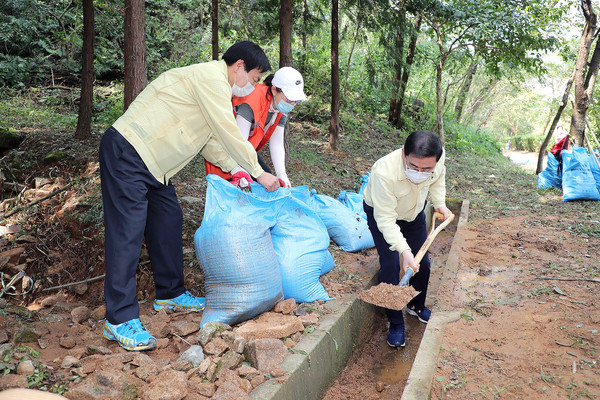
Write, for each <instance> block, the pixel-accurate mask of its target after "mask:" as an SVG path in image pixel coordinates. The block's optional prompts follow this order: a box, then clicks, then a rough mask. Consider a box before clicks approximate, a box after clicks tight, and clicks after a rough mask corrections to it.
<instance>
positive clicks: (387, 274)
mask: <svg viewBox="0 0 600 400" xmlns="http://www.w3.org/2000/svg"><path fill="white" fill-rule="evenodd" d="M363 208H364V210H365V212H366V214H367V223H368V225H369V230H370V231H371V234H372V235H373V241H374V242H375V247H376V248H377V253H378V254H379V266H380V267H379V273H378V278H379V282H385V283H390V284H392V285H397V284H398V283H400V279H401V278H402V275H403V274H404V271H402V272H401V269H402V268H401V267H402V266H401V265H400V253H398V252H397V251H392V250H390V244H389V243H388V242H386V241H385V239H384V237H383V234H382V233H381V232H380V231H379V228H377V223H376V222H375V218H374V217H373V207H370V206H368V205H367V204H366V203H364V202H363ZM396 224H397V225H398V226H399V227H400V231H401V232H402V235H403V236H404V237H405V238H406V241H407V242H408V245H409V246H410V250H411V251H412V253H413V255H415V254H417V252H418V251H419V249H420V248H421V246H423V243H425V240H426V239H427V221H426V219H425V212H423V211H421V212H420V213H419V215H417V218H415V220H414V221H401V220H398V221H396ZM429 275H430V263H429V254H428V253H425V256H424V257H423V259H422V260H421V262H420V266H419V272H418V273H416V274H414V275H413V276H412V278H411V279H410V282H409V284H410V285H411V286H412V287H413V288H415V290H417V291H419V292H421V293H419V294H418V295H417V296H416V297H415V298H414V299H412V300H411V301H410V302H409V305H411V306H414V307H415V308H416V309H417V310H422V309H423V307H424V306H425V298H426V297H427V286H428V285H429ZM385 313H386V315H387V317H388V321H389V322H390V323H391V324H404V318H403V317H402V311H397V310H390V309H386V310H385Z"/></svg>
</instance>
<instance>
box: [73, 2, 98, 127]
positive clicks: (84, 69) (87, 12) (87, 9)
mask: <svg viewBox="0 0 600 400" xmlns="http://www.w3.org/2000/svg"><path fill="white" fill-rule="evenodd" d="M82 46H83V48H82V56H81V97H80V99H79V116H78V118H77V129H76V130H75V137H76V138H77V139H84V138H87V137H89V136H90V131H91V127H92V102H93V98H94V0H83V44H82Z"/></svg>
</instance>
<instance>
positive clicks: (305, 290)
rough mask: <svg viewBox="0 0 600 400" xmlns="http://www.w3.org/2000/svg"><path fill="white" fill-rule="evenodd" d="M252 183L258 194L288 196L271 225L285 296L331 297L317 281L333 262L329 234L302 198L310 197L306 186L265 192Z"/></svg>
mask: <svg viewBox="0 0 600 400" xmlns="http://www.w3.org/2000/svg"><path fill="white" fill-rule="evenodd" d="M251 187H252V192H253V193H254V194H255V195H256V196H258V197H260V198H265V199H267V198H271V197H274V196H279V193H285V194H286V196H287V198H286V201H285V202H284V203H282V206H281V208H279V210H278V212H277V217H276V218H277V222H276V224H275V225H274V226H273V227H272V229H271V238H272V240H273V246H274V248H275V253H276V254H277V260H278V261H279V267H280V271H281V282H282V287H283V294H284V296H285V298H286V299H289V298H293V299H295V300H296V301H297V302H299V303H310V302H313V301H317V300H331V297H329V295H328V294H327V291H326V290H325V288H324V287H323V285H322V284H321V282H320V281H319V277H320V276H321V275H322V274H325V273H327V272H329V271H331V269H332V268H333V266H334V261H333V257H332V256H331V253H329V234H328V233H327V228H326V227H325V225H324V224H323V222H322V221H321V219H320V218H319V216H318V215H317V214H316V213H315V212H314V211H313V210H312V209H311V208H310V207H309V206H308V205H307V204H306V203H305V202H304V201H307V202H310V201H311V196H310V191H309V190H308V188H307V187H306V186H300V187H295V188H280V189H277V190H276V191H274V192H267V191H266V190H265V189H264V187H262V186H260V185H252V186H251Z"/></svg>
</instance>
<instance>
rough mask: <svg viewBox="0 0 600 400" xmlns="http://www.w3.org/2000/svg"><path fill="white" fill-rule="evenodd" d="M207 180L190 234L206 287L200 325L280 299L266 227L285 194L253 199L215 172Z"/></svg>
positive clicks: (246, 315)
mask: <svg viewBox="0 0 600 400" xmlns="http://www.w3.org/2000/svg"><path fill="white" fill-rule="evenodd" d="M206 179H207V181H208V187H207V191H206V203H205V210H204V217H203V219H202V224H201V226H200V228H198V230H197V231H196V235H195V237H194V244H195V247H196V255H197V257H198V260H199V262H200V267H201V268H202V271H203V273H204V285H205V290H206V309H205V310H204V313H203V314H202V320H201V321H200V326H203V325H204V324H205V323H207V322H223V323H226V324H229V325H232V324H236V323H239V322H242V321H245V320H248V319H250V318H253V317H255V316H256V315H258V314H260V313H263V312H265V311H268V310H270V309H271V308H273V306H275V304H277V303H278V302H279V301H281V300H283V289H282V285H281V272H280V270H279V263H278V261H277V255H276V254H275V249H274V247H273V242H272V240H271V228H272V227H273V226H274V225H275V224H276V222H277V218H276V216H277V213H278V210H279V209H280V208H281V206H282V204H283V203H284V202H285V201H286V197H285V196H283V197H282V196H279V197H273V198H271V199H268V200H266V199H257V198H256V196H253V195H252V194H251V193H246V192H243V191H241V190H240V189H238V188H237V187H235V186H233V185H231V184H230V183H229V182H227V181H225V180H224V179H222V178H220V177H218V176H217V175H208V176H207V178H206Z"/></svg>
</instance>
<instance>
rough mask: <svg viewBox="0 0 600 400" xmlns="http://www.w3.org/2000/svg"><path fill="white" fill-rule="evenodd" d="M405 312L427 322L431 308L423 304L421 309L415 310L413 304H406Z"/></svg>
mask: <svg viewBox="0 0 600 400" xmlns="http://www.w3.org/2000/svg"><path fill="white" fill-rule="evenodd" d="M406 312H407V313H408V314H410V315H414V316H415V317H418V318H419V321H421V322H423V323H424V324H426V323H427V322H429V317H431V310H430V309H429V308H427V307H425V306H423V310H421V311H417V310H416V308H415V306H411V305H408V306H406Z"/></svg>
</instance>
